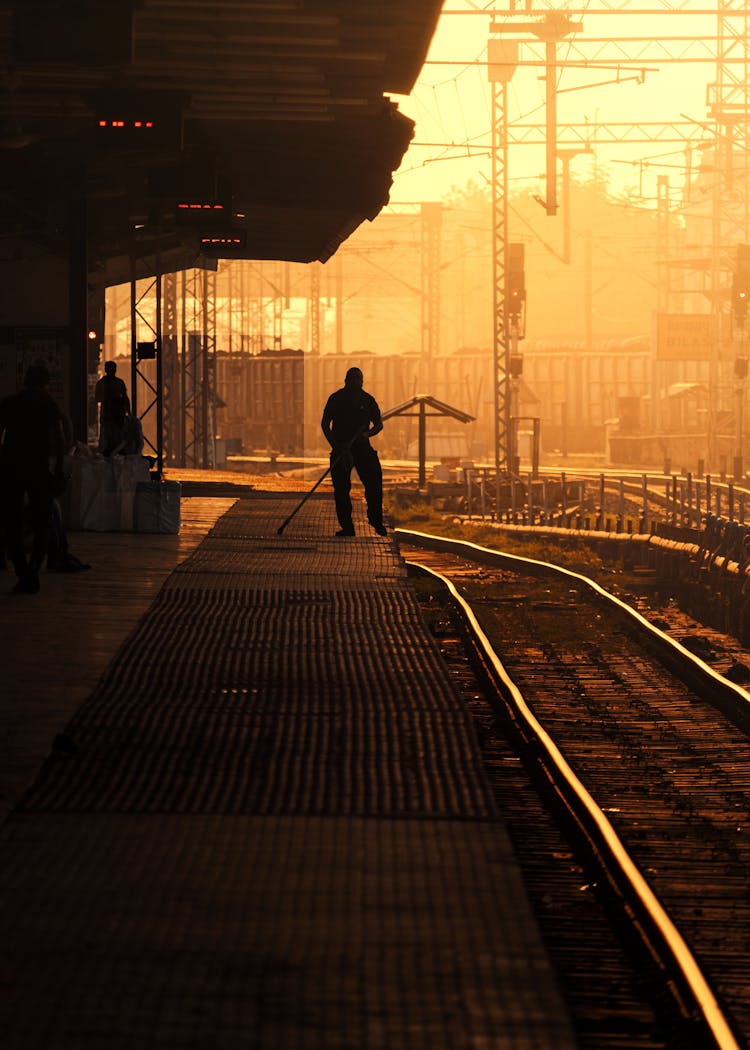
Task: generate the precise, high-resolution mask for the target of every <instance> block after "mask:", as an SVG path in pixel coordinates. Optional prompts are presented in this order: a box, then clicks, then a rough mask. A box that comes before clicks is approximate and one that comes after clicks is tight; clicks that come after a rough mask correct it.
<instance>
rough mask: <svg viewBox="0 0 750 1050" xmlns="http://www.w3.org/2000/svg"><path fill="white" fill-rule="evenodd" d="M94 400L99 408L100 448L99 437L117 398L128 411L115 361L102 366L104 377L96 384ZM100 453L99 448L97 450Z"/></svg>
mask: <svg viewBox="0 0 750 1050" xmlns="http://www.w3.org/2000/svg"><path fill="white" fill-rule="evenodd" d="M95 395H96V400H97V401H98V403H99V405H100V408H99V443H100V446H101V435H102V432H103V430H104V427H105V424H106V423H107V422H108V421H109V419H110V417H111V415H112V405H113V403H114V402H115V401H117V400H118V398H122V399H123V400H124V401H125V405H126V407H125V411H126V412H129V411H130V399H129V397H128V391H127V387H126V386H125V383H124V382H123V380H122V379H120V378H119V377H118V375H117V363H116V362H115V361H107V362H106V364H105V365H104V375H103V376H102V378H101V379H100V380H99V381H98V382H97V384H96V389H95ZM99 451H100V452H101V451H102V450H101V447H100V449H99Z"/></svg>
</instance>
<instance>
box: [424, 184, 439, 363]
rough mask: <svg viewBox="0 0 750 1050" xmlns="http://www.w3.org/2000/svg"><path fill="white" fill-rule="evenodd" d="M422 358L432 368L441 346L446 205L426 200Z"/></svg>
mask: <svg viewBox="0 0 750 1050" xmlns="http://www.w3.org/2000/svg"><path fill="white" fill-rule="evenodd" d="M421 214H422V226H421V234H422V298H421V302H422V362H423V364H425V365H426V366H427V368H429V366H430V363H431V362H432V361H434V359H435V358H436V357H437V355H438V352H439V350H440V231H441V226H442V221H443V206H442V204H441V203H440V202H439V201H437V202H435V201H430V202H427V203H424V204H422V206H421Z"/></svg>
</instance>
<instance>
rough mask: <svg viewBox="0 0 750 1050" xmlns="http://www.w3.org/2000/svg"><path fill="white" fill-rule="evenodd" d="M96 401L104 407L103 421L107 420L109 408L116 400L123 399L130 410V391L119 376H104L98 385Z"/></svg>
mask: <svg viewBox="0 0 750 1050" xmlns="http://www.w3.org/2000/svg"><path fill="white" fill-rule="evenodd" d="M95 393H96V400H97V401H100V402H101V406H102V419H105V418H106V416H107V414H108V412H109V406H110V405H111V404H112V402H113V401H114V400H115V398H118V397H121V398H123V399H124V400H125V401H126V403H127V407H128V409H129V408H130V401H129V399H128V391H127V387H126V386H125V383H124V381H123V380H122V379H120V377H119V376H110V375H104V376H102V378H101V379H100V380H99V381H98V382H97V384H96V391H95Z"/></svg>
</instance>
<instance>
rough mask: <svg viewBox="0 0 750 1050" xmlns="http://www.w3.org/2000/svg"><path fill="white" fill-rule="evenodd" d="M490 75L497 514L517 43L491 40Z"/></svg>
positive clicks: (505, 414)
mask: <svg viewBox="0 0 750 1050" xmlns="http://www.w3.org/2000/svg"><path fill="white" fill-rule="evenodd" d="M487 54H488V75H489V79H490V81H491V84H492V285H493V322H494V323H493V341H492V374H493V379H494V406H495V510H496V513H497V515H498V516H499V514H500V471H501V470H502V469H503V468H505V469H507V468H508V467H509V453H510V448H509V446H510V441H509V436H510V411H511V390H510V340H509V338H508V331H507V324H506V317H505V275H506V272H507V251H508V110H507V105H508V84H509V83H510V81H511V78H512V77H513V74H514V72H515V70H516V64H517V61H518V45H517V44H514V43H509V42H507V41H504V40H503V41H501V40H495V39H492V38H491V39H490V41H489V44H488V51H487Z"/></svg>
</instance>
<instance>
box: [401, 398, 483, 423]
mask: <svg viewBox="0 0 750 1050" xmlns="http://www.w3.org/2000/svg"><path fill="white" fill-rule="evenodd" d="M421 406H424V408H425V411H426V410H427V409H428V408H431V409H432V412H427V411H426V414H427V415H431V416H450V417H451V419H457V420H458V422H459V423H473V422H474V420H475V418H476V417H475V416H470V415H469V413H468V412H464V411H463V410H462V409H460V408H454V407H453V405H447V404H446V403H445V402H444V401H438V399H437V398H436V397H432V396H431V395H430V394H416V395H415V396H414V397H410V398H409V399H408V401H402V402H401V404H400V405H394V407H393V408H389V409H388V410H387V411H386V412H383V414H382V418H383V419H384V420H385V419H390V418H391V416H409V415H417V414H418V413H419V412H421ZM413 408H416V409H417V411H416V412H411V411H410V409H413Z"/></svg>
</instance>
